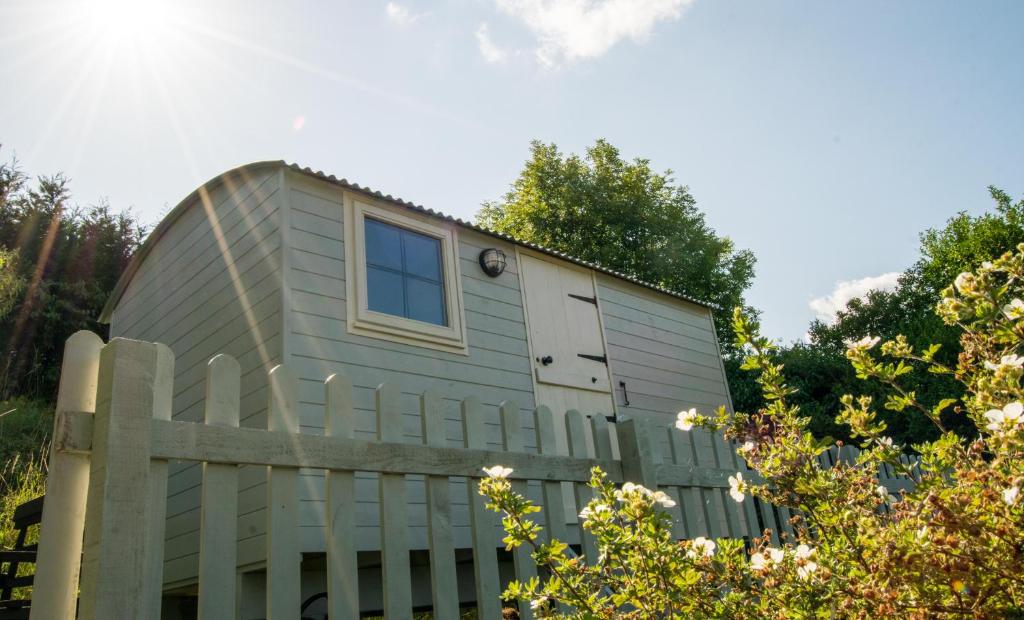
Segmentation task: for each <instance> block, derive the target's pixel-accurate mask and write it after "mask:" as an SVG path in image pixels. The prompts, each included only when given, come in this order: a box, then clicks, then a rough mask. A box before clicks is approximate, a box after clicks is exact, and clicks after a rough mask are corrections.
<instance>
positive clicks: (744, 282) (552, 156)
mask: <svg viewBox="0 0 1024 620" xmlns="http://www.w3.org/2000/svg"><path fill="white" fill-rule="evenodd" d="M476 219H477V222H478V223H480V224H481V225H483V226H486V227H488V228H491V229H493V230H496V231H498V232H502V233H506V234H509V235H512V236H513V237H516V238H517V239H522V240H524V241H529V242H532V243H536V244H539V245H543V246H547V247H550V248H554V249H557V250H560V251H563V252H566V253H568V254H571V255H573V256H576V257H579V258H582V259H583V260H587V261H591V262H595V263H598V264H600V265H602V266H604V267H608V268H610V269H614V270H617V271H621V272H624V273H627V274H630V275H632V276H635V277H637V278H640V279H642V280H646V281H648V282H651V283H654V284H658V285H660V286H664V287H665V288H668V289H672V290H676V291H681V292H684V293H687V294H688V295H691V296H693V297H695V298H697V299H700V300H703V301H707V302H710V303H711V304H713V305H715V306H717V307H718V308H720V309H721V310H719V311H717V312H716V319H717V320H716V323H717V327H718V330H719V334H720V336H719V340H720V341H721V342H723V343H729V342H731V341H732V338H731V336H730V335H729V333H730V332H729V329H730V327H729V326H730V325H731V323H730V320H729V315H728V312H729V311H731V309H732V308H734V307H736V306H742V305H744V299H743V292H744V291H745V290H746V289H747V287H748V286H749V285H750V282H751V279H752V278H753V276H754V262H755V261H754V255H753V254H752V253H751V252H750V251H749V250H738V249H736V247H735V245H734V244H733V242H732V241H731V240H730V239H728V238H727V237H720V236H718V235H717V234H716V233H715V231H714V230H712V229H711V227H710V226H708V224H707V222H706V221H705V218H704V214H703V213H702V212H701V211H700V210H699V209H698V208H697V203H696V201H695V200H694V198H693V196H692V195H691V194H690V191H689V189H688V188H687V187H685V186H682V185H677V184H676V183H675V181H674V179H673V177H672V172H671V171H666V172H664V173H659V172H656V171H654V170H653V169H652V168H651V165H650V161H649V160H646V159H640V158H637V159H634V160H633V161H626V160H624V159H623V158H622V157H621V155H620V154H619V151H618V149H616V148H615V147H614V146H612V145H611V144H609V143H608V142H606V141H605V140H598V141H597V142H595V143H594V145H593V146H591V147H589V148H588V149H587V151H586V154H585V155H584V156H582V157H581V156H579V155H575V154H570V155H563V154H562V153H561V152H560V151H559V150H558V147H557V146H555V145H554V144H544V143H541V142H539V141H534V142H532V143H531V147H530V158H529V159H528V160H527V161H526V164H525V165H524V167H523V169H522V171H521V172H520V173H519V177H518V178H517V179H516V180H515V181H514V182H513V183H512V187H511V188H510V189H509V191H508V193H506V194H505V196H504V198H503V199H502V200H500V201H496V202H486V203H484V205H483V207H482V208H481V209H480V211H479V212H478V213H477V216H476Z"/></svg>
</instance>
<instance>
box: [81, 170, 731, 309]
mask: <svg viewBox="0 0 1024 620" xmlns="http://www.w3.org/2000/svg"><path fill="white" fill-rule="evenodd" d="M268 167H285V168H288V169H289V170H293V171H295V172H298V173H300V174H304V175H306V176H310V177H313V178H316V179H319V180H321V181H326V182H328V183H332V184H334V185H337V186H339V187H343V188H345V189H348V190H351V191H354V192H359V193H362V194H365V195H367V196H372V197H374V198H377V199H380V200H384V201H387V202H390V203H392V204H395V205H398V206H401V207H404V208H406V209H411V210H413V211H417V212H419V213H423V214H426V215H428V216H431V217H435V218H438V219H442V220H445V221H448V222H452V223H453V224H457V225H459V226H462V227H464V228H468V229H470V230H475V231H476V232H479V233H482V234H485V235H489V236H491V237H495V238H497V239H502V240H504V241H508V242H509V243H514V244H516V245H521V246H523V247H526V248H530V249H531V250H536V251H538V252H542V253H544V254H549V255H551V256H555V257H558V258H560V259H562V260H566V261H569V262H571V263H575V264H577V265H582V266H584V267H587V268H589V269H593V270H595V271H599V272H601V273H605V274H608V275H610V276H614V277H616V278H619V279H622V280H626V281H627V282H632V283H633V284H636V285H638V286H642V287H644V288H649V289H652V290H655V291H658V292H659V293H663V294H665V295H670V296H672V297H676V298H679V299H683V300H685V301H688V302H691V303H694V304H697V305H700V306H705V307H708V308H713V307H714V306H713V305H712V304H710V303H708V302H705V301H701V300H699V299H696V298H694V297H691V296H689V295H687V294H685V293H682V292H679V291H673V290H671V289H667V288H665V287H663V286H659V285H657V284H653V283H651V282H646V281H644V280H641V279H639V278H636V277H634V276H631V275H629V274H626V273H622V272H619V271H615V270H614V269H609V268H607V267H604V266H602V265H599V264H597V263H592V262H590V261H585V260H583V259H581V258H577V257H575V256H571V255H569V254H566V253H565V252H560V251H558V250H555V249H552V248H548V247H544V246H542V245H538V244H536V243H531V242H529V241H523V240H522V239H516V238H515V237H513V236H511V235H506V234H505V233H500V232H498V231H495V230H491V229H489V228H486V227H484V226H480V225H478V224H474V223H473V222H467V221H465V220H462V219H459V218H457V217H453V216H451V215H448V214H446V213H442V212H440V211H435V210H434V209H428V208H426V207H424V206H422V205H418V204H416V203H414V202H409V201H408V200H403V199H402V198H398V197H395V196H392V195H391V194H385V193H383V192H380V191H378V190H374V189H372V188H370V187H366V186H364V185H359V184H358V183H354V182H352V181H349V180H348V179H345V178H338V177H336V176H335V175H333V174H327V173H325V172H322V171H320V170H313V169H312V168H309V167H303V166H300V165H298V164H293V163H289V162H286V161H284V160H271V161H260V162H254V163H251V164H246V165H244V166H239V167H237V168H234V169H232V170H228V171H227V172H224V173H221V174H219V175H217V176H216V177H214V178H212V179H210V180H209V181H207V182H206V183H204V184H203V185H202V186H200V187H199V188H196V189H195V190H194V191H193V192H192V193H190V194H189V195H188V196H186V197H185V199H184V200H182V201H181V202H180V203H178V205H177V206H176V207H175V208H174V209H172V210H171V212H170V213H168V214H167V216H166V217H165V218H164V219H163V220H161V221H160V223H159V224H157V226H156V228H154V229H153V232H152V233H150V235H149V237H147V238H146V241H145V242H144V243H143V244H142V247H141V248H139V251H138V252H136V254H135V256H134V257H132V261H131V263H129V265H128V268H127V269H125V272H124V273H123V274H122V275H121V278H120V279H119V280H118V282H117V286H115V287H114V290H113V291H112V292H111V294H110V298H109V299H108V300H107V304H106V306H105V307H104V308H103V312H102V313H101V314H100V317H99V320H100V322H104V323H106V322H109V321H110V317H111V315H112V314H113V311H114V308H115V307H116V306H117V304H118V302H119V301H120V299H121V296H122V295H123V294H124V291H125V289H126V288H127V287H128V283H129V282H131V279H132V277H133V276H134V275H135V273H136V272H137V271H138V268H139V265H140V264H141V263H142V261H143V260H145V258H146V256H147V255H148V254H149V252H150V250H151V249H152V246H153V244H154V243H156V241H157V239H159V238H160V237H162V236H163V234H164V232H166V230H167V229H168V228H169V227H170V226H171V225H172V224H173V223H174V222H175V221H176V220H177V219H178V217H180V216H181V214H182V212H183V211H184V210H185V209H186V208H187V207H188V206H189V205H190V204H191V203H192V201H193V200H194V199H195V197H196V196H197V195H198V194H199V190H200V189H202V188H210V187H211V186H213V185H215V184H217V183H219V182H220V181H221V180H222V179H223V178H224V177H226V176H228V175H230V174H235V173H244V172H246V171H250V170H254V169H256V168H268Z"/></svg>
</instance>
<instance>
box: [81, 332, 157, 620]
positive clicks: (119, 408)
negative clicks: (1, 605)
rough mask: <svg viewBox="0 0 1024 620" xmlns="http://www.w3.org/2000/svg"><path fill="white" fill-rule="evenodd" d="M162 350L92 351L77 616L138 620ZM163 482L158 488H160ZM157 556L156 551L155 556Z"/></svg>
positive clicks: (146, 569)
mask: <svg viewBox="0 0 1024 620" xmlns="http://www.w3.org/2000/svg"><path fill="white" fill-rule="evenodd" d="M168 364H173V360H172V359H171V358H170V357H169V356H168V355H167V354H166V347H163V346H161V345H156V344H152V343H148V342H139V341H135V340H125V339H123V338H115V339H114V340H112V341H110V344H108V345H107V346H105V347H103V351H102V352H101V353H100V370H99V384H98V390H97V396H96V418H95V422H94V427H93V441H92V459H91V462H90V472H89V495H88V504H87V509H86V527H85V545H84V557H83V559H82V592H81V606H80V609H79V612H80V616H79V617H80V618H82V619H83V620H94V619H97V618H100V619H106V618H145V617H147V613H148V612H149V610H150V609H151V606H150V605H151V604H150V601H149V600H148V599H149V598H151V597H152V596H153V594H154V593H159V588H160V584H157V583H147V581H153V580H155V579H159V578H158V577H157V576H156V575H154V573H153V570H152V568H151V563H152V562H153V558H154V556H153V553H152V552H151V551H150V550H149V547H150V546H152V545H153V541H152V539H151V535H150V529H151V528H150V524H151V520H152V519H153V518H154V517H153V516H151V514H150V513H151V511H152V509H151V506H150V501H151V497H150V443H151V436H150V420H151V419H152V418H153V416H154V413H160V412H162V411H163V409H164V408H165V407H166V404H165V403H162V402H161V401H162V399H164V398H166V397H167V396H169V391H168V390H166V386H165V378H166V377H168V376H171V375H172V374H173V373H172V371H171V369H169V368H167V367H166V366H167V365H168ZM165 484H166V483H165ZM161 551H162V550H161Z"/></svg>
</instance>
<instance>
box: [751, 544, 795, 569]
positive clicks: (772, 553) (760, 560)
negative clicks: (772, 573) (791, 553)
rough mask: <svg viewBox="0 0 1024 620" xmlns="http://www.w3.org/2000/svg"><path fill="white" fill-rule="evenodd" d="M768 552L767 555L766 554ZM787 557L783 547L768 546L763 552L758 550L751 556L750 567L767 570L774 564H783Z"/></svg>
mask: <svg viewBox="0 0 1024 620" xmlns="http://www.w3.org/2000/svg"><path fill="white" fill-rule="evenodd" d="M766 553H767V555H765V554H766ZM785 557H786V554H785V552H784V551H783V550H782V549H775V548H774V547H766V548H765V550H764V551H763V552H762V551H758V552H757V553H755V554H754V555H752V556H750V568H752V569H754V570H758V571H759V570H765V569H767V568H769V567H770V566H771V565H772V564H781V563H782V560H783V559H784V558H785Z"/></svg>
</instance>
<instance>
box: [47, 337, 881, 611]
mask: <svg viewBox="0 0 1024 620" xmlns="http://www.w3.org/2000/svg"><path fill="white" fill-rule="evenodd" d="M173 366H174V362H173V356H172V355H171V352H170V350H169V349H168V348H167V347H165V346H163V345H159V344H152V343H146V342H138V341H130V340H124V339H114V340H112V341H111V342H110V343H109V344H107V345H102V343H100V342H99V339H98V338H96V337H95V336H92V335H83V334H81V333H80V334H76V335H75V336H74V337H73V338H72V339H71V340H70V341H69V342H68V345H67V352H66V356H65V364H64V368H63V377H62V383H61V395H62V400H61V402H60V403H59V405H58V412H57V421H56V433H55V439H54V445H53V455H52V457H51V470H50V483H49V484H50V491H49V493H48V495H47V500H46V503H45V506H44V514H43V523H42V530H41V540H42V542H41V544H40V548H39V564H38V569H37V577H36V591H35V596H34V599H35V601H34V604H33V606H32V618H46V619H51V618H73V617H75V598H74V592H75V589H76V588H75V586H76V585H78V584H79V580H78V574H77V573H78V564H79V555H78V554H79V552H80V549H81V550H82V551H84V556H82V561H81V566H82V572H81V580H80V607H79V617H81V618H86V619H89V620H91V619H93V618H144V617H145V618H150V617H152V618H155V617H159V611H160V597H161V587H162V584H163V579H162V570H163V550H164V529H165V523H166V495H167V463H168V461H192V462H198V463H202V467H203V471H202V488H201V496H200V497H201V500H200V501H201V503H200V520H201V523H200V533H199V540H200V542H199V578H198V599H199V600H198V611H199V617H200V618H206V619H212V618H228V617H234V616H235V615H236V613H237V611H236V610H237V597H238V593H237V592H236V584H237V581H236V572H237V557H236V540H237V531H236V528H237V512H238V490H239V466H240V465H251V466H260V467H266V468H267V487H266V489H267V490H266V497H267V510H266V539H267V544H266V575H267V587H266V617H267V618H272V619H275V620H277V619H280V618H298V617H299V609H300V605H301V598H300V597H301V583H300V578H301V570H300V569H301V561H302V552H301V547H300V539H299V504H300V497H299V483H298V481H299V469H300V468H303V469H314V470H323V471H324V472H325V478H324V480H325V482H324V484H325V487H326V508H325V510H326V521H325V523H326V526H325V552H326V566H327V594H328V596H327V603H328V609H329V617H331V618H358V617H359V614H360V611H361V605H360V600H359V591H360V590H359V570H358V565H357V562H356V557H357V552H356V543H355V532H356V505H355V495H356V493H355V477H354V476H355V474H356V472H373V473H376V474H379V476H378V477H379V500H380V510H379V513H380V538H381V540H380V549H381V565H382V566H381V569H382V575H383V589H382V591H383V609H384V614H385V616H386V617H388V618H411V617H412V609H413V595H412V593H413V584H412V576H411V574H412V573H411V570H410V538H409V522H408V509H407V506H408V501H407V495H406V493H407V491H406V486H407V485H406V476H408V475H413V474H418V475H423V476H425V477H426V509H427V546H428V552H429V573H430V591H431V594H432V603H431V604H432V610H433V615H434V617H435V618H439V619H455V618H458V616H459V603H460V601H459V598H458V583H457V575H456V549H455V542H454V537H453V522H452V505H453V501H452V500H453V498H452V497H451V494H452V492H453V488H458V487H452V486H451V485H450V484H449V479H450V478H452V477H462V478H466V479H468V480H469V481H470V484H468V485H467V486H466V487H465V488H466V489H467V492H468V497H467V498H466V500H467V501H468V505H469V515H470V532H471V546H472V557H473V583H474V587H475V601H476V605H477V606H478V608H479V613H480V617H481V618H496V617H500V612H501V610H500V604H499V599H498V595H499V593H500V592H501V589H502V586H503V584H502V582H501V580H500V573H499V553H500V549H501V547H502V546H503V545H502V543H501V541H500V537H499V536H498V535H497V532H498V530H497V527H496V525H497V520H496V515H494V514H493V513H491V512H489V511H488V510H487V509H486V508H485V506H484V498H482V497H480V496H479V495H478V494H477V493H476V492H475V488H476V484H475V480H476V479H479V478H480V477H481V476H482V475H483V473H482V468H483V467H485V466H490V465H494V464H502V465H505V466H508V467H512V468H513V470H514V473H513V474H512V479H513V485H514V487H515V488H516V489H517V490H520V491H524V492H525V491H526V489H527V485H528V481H536V482H539V484H540V488H541V494H542V496H543V500H542V502H543V506H544V510H543V511H542V512H541V513H540V517H541V518H542V519H543V520H544V523H543V525H544V527H545V530H546V532H548V535H554V536H556V537H559V538H562V539H563V540H564V539H566V534H567V533H568V531H567V530H568V528H569V527H570V526H569V525H567V523H568V522H569V520H567V518H566V517H567V515H569V514H571V513H567V512H566V510H567V509H568V510H573V509H574V508H579V507H582V505H583V504H584V503H586V502H587V501H588V500H589V499H590V495H589V493H590V490H589V489H588V488H587V487H586V482H587V481H588V480H589V478H590V470H591V468H592V467H594V466H599V467H601V468H602V469H603V470H604V471H605V472H607V474H608V476H609V478H610V479H611V480H612V481H614V482H623V481H626V480H632V481H635V482H639V483H641V484H644V485H646V486H649V487H651V488H661V489H663V490H665V491H666V492H667V493H669V494H670V495H671V496H672V497H673V499H675V500H676V502H677V505H676V507H675V508H673V509H672V517H673V520H674V524H675V534H676V535H677V536H678V537H679V538H692V537H695V536H712V537H723V536H724V537H752V536H756V535H758V534H759V533H760V532H761V531H763V530H764V529H765V528H767V529H770V530H771V531H772V536H773V539H774V540H776V541H778V536H779V533H780V532H783V531H787V530H788V528H789V525H788V519H789V515H788V513H787V512H786V511H785V510H784V509H782V508H778V509H776V508H775V507H773V506H770V505H766V504H762V503H760V502H755V501H747V502H743V503H741V504H737V503H736V502H733V501H732V500H731V499H730V498H729V497H728V494H727V492H726V491H727V488H728V481H727V478H728V476H729V475H733V474H734V473H735V472H737V471H741V472H748V470H747V468H746V465H745V464H744V463H743V461H742V459H740V458H739V457H738V455H737V453H736V450H735V448H734V446H732V445H730V444H728V443H727V442H725V441H724V440H723V439H722V438H721V437H720V436H718V435H713V434H709V433H705V432H692V433H684V432H681V431H678V430H676V429H662V430H660V431H659V430H656V429H652V428H650V427H649V426H648V425H647V424H644V423H642V422H640V421H638V420H627V421H625V422H622V423H619V424H610V423H609V422H607V421H606V420H605V419H604V417H602V416H595V417H593V418H587V417H585V416H584V415H583V414H582V413H581V412H578V411H569V412H567V413H566V416H565V425H566V431H567V437H568V445H569V452H570V454H568V455H564V454H558V453H557V451H556V448H555V421H554V420H555V418H554V416H553V415H552V412H551V411H550V410H549V409H548V408H547V407H544V406H541V407H538V408H537V409H536V411H535V412H534V428H535V429H536V430H535V433H536V445H537V446H538V452H537V453H530V452H526V451H525V449H524V445H525V444H526V442H525V441H524V437H523V429H522V428H521V427H520V417H519V416H520V414H519V408H518V406H517V405H516V404H515V403H512V402H505V403H502V405H501V406H500V411H499V419H500V423H501V437H502V449H501V450H492V449H489V448H488V444H487V441H486V439H485V436H484V410H483V407H482V405H481V403H480V400H479V399H477V398H475V397H470V398H467V399H466V400H464V401H463V402H462V405H461V416H462V424H463V434H462V435H463V446H462V447H459V448H453V447H450V446H449V439H448V437H447V436H446V435H445V427H444V420H443V417H442V412H441V398H440V396H439V395H438V394H437V393H434V392H427V393H424V394H423V395H422V397H421V398H420V419H421V425H422V437H423V443H422V444H410V443H405V441H404V437H403V434H402V430H401V429H402V425H401V411H400V409H399V403H398V398H399V393H400V392H399V390H398V386H396V385H394V384H388V383H385V384H381V385H380V386H379V387H378V388H377V391H376V416H377V427H378V435H377V438H376V439H375V440H364V439H354V438H353V429H354V411H353V404H352V400H353V399H352V389H353V388H352V384H351V383H350V382H349V380H348V379H346V378H345V377H343V376H340V375H333V376H331V377H328V378H327V379H326V380H325V382H324V394H325V399H324V402H325V403H326V404H325V405H324V409H323V416H324V418H323V424H324V429H325V430H324V434H323V435H311V434H302V433H300V430H299V417H298V405H297V396H296V394H297V382H296V379H295V377H294V375H293V374H292V373H291V371H290V370H289V369H288V368H286V367H284V366H278V367H276V368H274V369H273V370H272V371H271V372H270V375H269V390H268V393H269V398H268V404H267V407H268V412H269V416H268V420H269V421H268V428H267V430H261V429H252V428H240V427H239V385H240V369H239V365H238V363H237V362H236V361H235V360H234V359H232V358H231V357H228V356H226V355H219V356H217V357H215V358H213V359H212V360H211V361H210V362H209V365H208V368H207V380H206V397H205V419H204V421H203V423H194V422H183V421H178V420H172V419H171V410H172V409H171V383H172V378H173V376H174V372H173ZM659 433H667V435H661V434H659ZM613 438H614V439H613ZM613 441H617V443H618V446H619V451H620V457H621V458H620V459H614V458H613V457H612V454H613V453H612V445H613ZM662 446H667V448H665V449H663V448H662ZM839 456H841V455H839V454H838V453H837V454H831V453H830V454H828V455H824V456H823V459H824V460H823V462H822V465H823V466H832V465H833V464H834V460H835V458H837V457H839ZM889 473H891V472H889ZM746 477H748V478H750V477H752V474H750V473H747V474H746ZM890 478H893V477H892V476H888V477H887V478H886V480H888V479H890ZM899 482H900V481H898V480H895V479H893V483H894V485H895V486H894V488H896V487H898V486H899ZM563 483H570V484H571V485H572V487H573V498H574V499H575V507H574V506H571V505H570V506H567V505H566V504H565V503H564V502H563V494H562V484H563ZM887 484H888V482H887ZM83 486H84V487H85V488H86V489H87V492H83ZM61 532H64V535H63V538H61ZM83 534H84V549H83V548H82V547H76V546H75V545H74V544H73V543H74V541H75V537H76V536H78V537H83ZM61 540H63V544H64V545H65V547H64V548H58V547H55V546H54V545H50V544H49V543H50V541H61ZM48 545H49V546H48ZM579 545H580V546H579V548H580V552H581V553H582V554H583V555H584V556H588V557H592V556H593V555H594V554H595V542H594V540H593V539H592V538H591V537H590V536H588V535H587V534H586V533H585V532H584V533H581V535H580V536H579ZM512 570H513V572H514V574H515V576H516V577H517V578H519V579H529V578H530V577H532V576H534V575H536V568H535V567H534V566H533V563H532V561H531V560H530V558H529V555H528V553H527V552H526V550H525V549H520V550H518V551H517V552H515V553H513V554H512ZM520 614H521V617H523V618H529V617H530V611H529V609H522V610H520Z"/></svg>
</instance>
